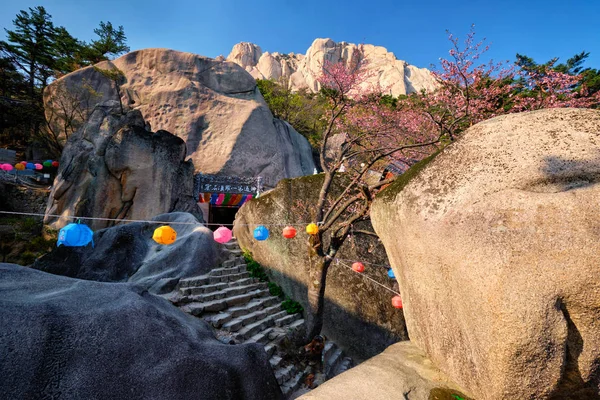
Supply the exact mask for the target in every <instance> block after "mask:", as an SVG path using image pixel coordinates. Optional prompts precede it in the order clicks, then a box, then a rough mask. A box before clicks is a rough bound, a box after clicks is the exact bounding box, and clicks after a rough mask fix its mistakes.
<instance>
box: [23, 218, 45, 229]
mask: <svg viewBox="0 0 600 400" xmlns="http://www.w3.org/2000/svg"><path fill="white" fill-rule="evenodd" d="M41 223H42V222H41V221H40V220H39V219H36V218H32V217H28V218H25V219H24V220H23V222H22V223H21V227H22V229H23V230H26V231H32V230H34V229H35V228H36V227H38V226H41Z"/></svg>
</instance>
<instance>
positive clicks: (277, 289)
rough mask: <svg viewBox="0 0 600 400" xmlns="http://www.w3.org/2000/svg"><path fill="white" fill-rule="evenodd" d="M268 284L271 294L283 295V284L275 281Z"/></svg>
mask: <svg viewBox="0 0 600 400" xmlns="http://www.w3.org/2000/svg"><path fill="white" fill-rule="evenodd" d="M268 286H269V293H271V296H277V297H281V296H283V289H282V288H281V286H279V285H278V284H276V283H275V282H269V283H268Z"/></svg>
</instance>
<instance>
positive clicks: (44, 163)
mask: <svg viewBox="0 0 600 400" xmlns="http://www.w3.org/2000/svg"><path fill="white" fill-rule="evenodd" d="M42 165H43V166H44V167H46V168H50V167H51V166H52V160H46V161H44V162H43V163H42Z"/></svg>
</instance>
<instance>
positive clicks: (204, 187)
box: [194, 174, 261, 231]
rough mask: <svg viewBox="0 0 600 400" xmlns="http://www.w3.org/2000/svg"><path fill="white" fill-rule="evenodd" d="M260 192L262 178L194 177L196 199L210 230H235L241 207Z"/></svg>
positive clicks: (202, 175) (201, 175)
mask: <svg viewBox="0 0 600 400" xmlns="http://www.w3.org/2000/svg"><path fill="white" fill-rule="evenodd" d="M260 191H261V178H260V177H258V178H241V177H230V176H220V175H204V174H198V175H196V176H194V196H196V199H197V201H198V205H199V206H200V209H201V210H202V214H203V217H204V220H205V221H206V222H207V223H208V224H209V225H208V227H209V228H210V229H211V230H213V231H214V230H216V229H217V228H218V227H219V226H226V227H227V228H230V229H231V228H232V227H233V221H234V220H235V214H236V213H237V211H238V210H239V208H240V207H241V206H242V205H243V204H244V203H245V202H246V201H248V200H250V199H252V198H253V197H254V196H258V194H259V193H260Z"/></svg>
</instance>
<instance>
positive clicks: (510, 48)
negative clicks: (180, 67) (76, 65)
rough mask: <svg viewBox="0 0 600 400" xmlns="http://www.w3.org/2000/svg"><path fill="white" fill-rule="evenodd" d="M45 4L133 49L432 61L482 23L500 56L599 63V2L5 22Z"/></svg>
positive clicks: (386, 1) (210, 10) (230, 8)
mask: <svg viewBox="0 0 600 400" xmlns="http://www.w3.org/2000/svg"><path fill="white" fill-rule="evenodd" d="M36 5H43V6H44V7H46V9H47V11H48V12H49V13H50V14H52V16H53V20H54V22H55V24H57V25H63V26H65V27H66V28H67V29H68V30H69V31H70V32H71V33H72V34H73V35H74V36H76V37H78V38H80V39H84V40H89V39H91V38H92V37H93V29H94V28H95V27H96V26H97V25H98V23H99V21H101V20H103V21H111V22H112V23H113V24H114V25H123V26H124V27H125V32H126V34H127V36H128V43H129V45H130V47H131V49H132V50H135V49H141V48H147V47H166V48H172V49H176V50H181V51H188V52H192V53H196V54H201V55H205V56H209V57H216V56H218V55H219V54H223V55H225V56H227V54H229V52H230V50H231V48H232V47H233V45H234V44H236V43H238V42H241V41H248V42H253V43H256V44H258V45H260V46H261V48H262V49H263V51H271V52H273V51H278V52H282V53H289V52H296V53H305V52H306V49H307V48H308V47H309V46H310V44H311V43H312V41H313V40H314V39H315V38H318V37H330V38H332V39H333V40H335V41H347V42H352V43H369V44H375V45H380V46H384V47H386V48H387V49H388V50H389V51H392V52H394V54H395V55H396V57H398V58H400V59H403V60H406V61H408V62H409V63H411V64H414V65H417V66H419V67H429V66H430V65H431V64H432V63H436V62H437V60H438V59H439V58H440V57H445V56H447V51H448V48H449V42H448V41H447V39H446V34H445V31H446V29H449V30H450V31H452V32H453V33H455V34H458V35H460V36H461V37H464V34H465V33H466V32H467V31H468V30H469V27H470V25H471V24H472V23H474V24H475V26H476V32H477V36H478V37H479V38H483V37H486V38H487V39H488V42H489V43H491V49H490V51H489V52H488V56H489V57H490V58H493V59H494V60H496V61H500V60H514V56H515V54H516V53H517V52H519V53H522V54H526V55H528V56H530V57H533V58H534V59H535V60H536V61H540V62H542V61H547V60H548V59H550V58H552V57H560V58H561V60H566V59H567V58H568V57H570V56H572V55H573V54H575V53H577V52H580V51H582V50H586V51H589V52H590V53H591V55H590V58H589V59H588V61H587V62H586V65H587V66H590V67H594V68H600V0H561V1H556V0H545V1H539V0H505V1H503V0H498V1H495V2H493V1H479V0H477V1H475V0H473V1H456V0H455V1H439V0H411V1H402V0H395V1H393V0H370V1H366V0H361V1H355V0H347V1H331V0H320V1H318V0H304V1H299V0H260V1H251V0H246V1H241V0H210V1H205V0H195V1H189V0H185V1H177V0H172V1H170V2H169V1H164V0H160V1H157V0H146V1H141V0H103V1H102V2H97V1H91V0H76V1H73V0H36V1H31V0H12V1H10V0H0V27H2V28H10V27H12V22H11V21H12V20H13V19H14V16H15V15H16V14H17V13H18V11H19V10H20V9H25V8H27V7H33V6H36ZM2 37H3V38H4V35H2Z"/></svg>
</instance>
